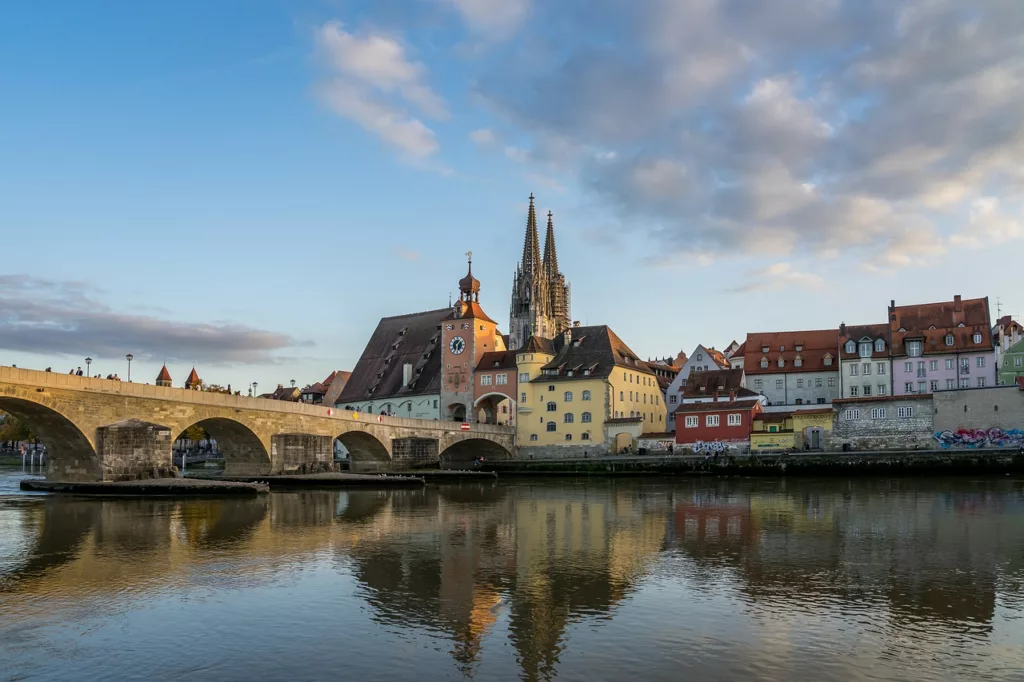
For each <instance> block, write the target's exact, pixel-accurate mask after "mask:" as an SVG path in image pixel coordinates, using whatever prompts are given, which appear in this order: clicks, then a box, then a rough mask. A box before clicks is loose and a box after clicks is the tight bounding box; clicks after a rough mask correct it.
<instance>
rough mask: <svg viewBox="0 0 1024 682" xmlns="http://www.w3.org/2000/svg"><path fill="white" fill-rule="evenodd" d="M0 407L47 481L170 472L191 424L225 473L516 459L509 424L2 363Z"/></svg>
mask: <svg viewBox="0 0 1024 682" xmlns="http://www.w3.org/2000/svg"><path fill="white" fill-rule="evenodd" d="M0 410H2V411H4V412H7V413H8V414H12V415H14V416H15V417H17V418H18V419H20V420H22V421H23V422H25V423H26V424H27V425H28V426H29V428H31V429H32V431H33V432H35V433H36V435H37V436H38V437H39V440H40V441H41V442H42V443H43V444H44V445H46V448H47V452H48V453H49V456H48V464H47V478H48V479H51V480H63V481H76V480H77V481H84V480H87V481H94V480H107V481H109V480H124V479H131V478H138V477H141V476H153V475H157V476H161V475H162V476H166V475H170V473H171V444H172V443H173V442H174V441H175V440H177V439H178V438H179V437H180V436H181V434H182V433H183V432H184V431H185V430H186V429H188V428H189V427H191V426H193V425H198V426H201V427H203V428H204V429H206V431H207V432H208V433H209V434H210V435H211V436H212V437H213V438H214V439H216V441H217V444H218V446H219V448H220V450H221V452H223V454H224V459H225V466H226V469H225V473H228V474H236V475H246V474H278V473H289V472H294V471H296V470H299V469H301V468H303V467H304V466H305V468H307V469H309V468H313V467H317V466H320V467H324V466H330V465H332V464H333V460H334V439H335V438H337V439H338V440H339V441H341V443H342V444H343V445H344V446H345V447H346V448H347V449H348V452H349V456H350V458H351V463H352V470H353V471H357V472H360V471H361V472H366V471H388V470H391V469H394V468H403V469H404V468H408V467H415V466H424V465H431V464H437V463H440V464H441V465H442V466H458V465H459V464H460V463H462V464H464V463H466V462H469V461H471V460H472V459H473V458H474V457H476V456H478V455H482V456H484V457H485V458H487V459H489V460H495V459H509V458H512V457H513V456H514V454H515V445H514V437H513V431H514V429H512V428H511V427H507V426H497V425H490V424H472V425H471V427H470V430H469V431H462V430H461V428H460V424H459V423H457V422H444V421H431V420H425V419H403V418H400V417H380V418H379V419H378V416H377V415H373V414H362V413H353V412H347V411H344V410H336V409H334V408H331V407H328V406H325V405H309V404H306V403H290V402H284V401H279V400H266V399H261V398H250V397H243V396H234V395H227V394H223V393H207V392H204V391H190V390H188V389H184V388H167V387H163V386H151V385H149V384H138V383H130V382H123V381H110V380H107V379H99V378H86V377H78V376H74V375H71V374H59V373H53V372H38V371H35V370H28V369H21V368H17V367H6V366H0Z"/></svg>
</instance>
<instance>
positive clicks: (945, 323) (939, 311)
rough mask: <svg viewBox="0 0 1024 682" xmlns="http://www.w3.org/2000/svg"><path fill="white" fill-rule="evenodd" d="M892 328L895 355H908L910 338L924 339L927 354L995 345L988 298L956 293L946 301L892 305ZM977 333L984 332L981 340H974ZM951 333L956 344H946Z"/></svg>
mask: <svg viewBox="0 0 1024 682" xmlns="http://www.w3.org/2000/svg"><path fill="white" fill-rule="evenodd" d="M961 325H963V326H961ZM901 329H902V330H903V331H900V330H901ZM889 330H890V334H891V338H892V354H893V356H895V357H902V356H905V355H906V354H907V353H906V344H905V341H906V340H918V339H919V340H923V341H924V354H925V355H929V354H941V353H955V352H958V351H959V352H963V351H984V350H991V348H992V326H991V324H990V321H989V308H988V297H985V298H970V299H966V300H961V298H960V297H959V296H955V297H954V298H953V300H952V301H944V302H942V303H922V304H920V305H904V306H897V305H891V306H890V307H889ZM976 332H977V333H979V334H981V343H974V338H973V337H974V334H975V333H976ZM947 335H952V337H953V344H952V345H946V336H947Z"/></svg>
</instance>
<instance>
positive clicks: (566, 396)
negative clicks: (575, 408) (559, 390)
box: [562, 391, 572, 403]
mask: <svg viewBox="0 0 1024 682" xmlns="http://www.w3.org/2000/svg"><path fill="white" fill-rule="evenodd" d="M562 400H564V401H565V402H567V403H571V402H572V391H566V392H565V393H563V394H562Z"/></svg>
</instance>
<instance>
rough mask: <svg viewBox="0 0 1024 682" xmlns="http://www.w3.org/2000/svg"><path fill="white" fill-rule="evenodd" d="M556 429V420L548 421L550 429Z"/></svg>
mask: <svg viewBox="0 0 1024 682" xmlns="http://www.w3.org/2000/svg"><path fill="white" fill-rule="evenodd" d="M554 430H555V422H548V431H554Z"/></svg>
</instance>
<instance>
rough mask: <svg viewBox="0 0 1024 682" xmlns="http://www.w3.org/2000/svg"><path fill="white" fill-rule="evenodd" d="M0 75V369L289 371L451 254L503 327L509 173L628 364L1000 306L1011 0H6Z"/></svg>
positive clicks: (1013, 130) (295, 373)
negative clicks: (87, 366) (937, 307)
mask: <svg viewBox="0 0 1024 682" xmlns="http://www.w3.org/2000/svg"><path fill="white" fill-rule="evenodd" d="M0 92H2V93H3V98H2V99H3V103H4V106H3V107H2V109H0V149H2V150H3V154H2V159H3V162H2V163H0V226H3V229H2V230H0V239H2V244H3V251H2V252H3V254H4V257H3V265H2V266H0V362H2V363H3V364H11V363H16V364H19V365H20V366H30V367H38V368H42V367H45V366H53V367H54V369H55V370H61V371H66V370H67V368H69V367H71V366H73V365H74V366H77V365H79V364H82V360H81V358H84V357H85V356H86V355H90V356H92V357H93V358H95V362H94V365H93V366H94V368H96V369H97V370H99V371H100V373H102V374H106V373H108V372H113V371H117V372H119V373H120V374H121V375H122V376H124V375H125V373H126V372H125V370H126V363H125V360H124V355H125V353H127V352H131V353H133V354H134V355H135V357H136V361H135V363H133V378H141V379H142V380H150V381H151V380H152V377H155V375H156V372H157V370H158V369H159V366H160V364H161V363H162V362H164V361H166V362H167V363H168V365H169V366H170V368H171V371H172V374H173V375H174V378H175V380H176V381H180V380H181V379H183V378H184V375H185V374H186V373H187V371H188V369H189V368H190V367H191V366H192V365H193V364H195V365H196V366H197V368H199V370H200V374H201V375H203V377H204V378H205V379H207V380H209V381H215V382H218V383H229V382H230V383H232V384H233V385H234V386H235V387H241V386H243V385H245V384H247V383H249V382H251V381H258V382H259V384H260V386H261V387H270V386H272V385H274V384H276V383H283V382H287V381H288V380H289V379H296V380H297V381H298V382H299V383H300V384H302V383H308V382H310V381H313V380H318V379H322V378H323V377H324V376H325V375H327V374H328V373H329V372H330V371H331V370H332V369H335V368H351V366H352V365H353V364H354V363H355V361H356V360H357V358H358V356H359V354H360V352H361V350H362V346H363V344H364V342H365V340H366V338H367V337H368V336H369V334H370V332H371V331H372V328H373V326H374V324H375V323H376V320H377V319H378V318H379V317H381V316H382V315H394V314H401V313H406V312H414V311H419V310H424V309H430V308H435V307H442V306H444V305H446V304H447V302H448V296H449V293H450V292H451V291H453V290H454V289H455V288H456V284H455V283H456V282H457V280H458V279H459V278H460V277H461V276H462V275H463V274H464V271H465V257H464V256H463V254H464V253H465V252H466V251H467V250H472V251H473V252H474V254H475V256H474V272H475V273H476V274H477V276H478V277H480V279H481V280H482V281H483V291H482V302H483V304H484V306H485V308H486V309H487V310H488V311H489V312H490V314H491V315H492V316H493V317H495V318H497V319H499V320H507V315H508V313H507V311H508V305H509V295H510V284H511V275H512V272H513V269H514V267H515V263H516V261H517V259H518V257H519V255H520V252H521V248H522V233H523V227H524V220H525V208H526V197H527V196H528V195H529V194H530V192H534V193H535V194H536V195H537V197H538V206H539V208H541V209H542V210H543V211H545V212H546V211H547V210H549V209H550V210H552V211H554V214H555V223H556V227H557V230H558V239H559V259H560V264H561V266H562V269H563V271H564V272H565V274H566V276H567V277H568V278H569V279H570V281H571V282H572V287H573V289H572V291H573V316H574V318H576V319H579V320H581V321H583V322H585V323H589V324H596V323H605V324H609V325H611V326H612V327H613V328H614V329H615V330H616V331H617V332H618V333H619V334H620V335H621V336H622V337H623V338H624V339H625V340H626V341H627V343H629V344H630V345H631V346H632V347H633V348H634V350H636V351H637V352H638V353H640V354H641V355H643V356H654V355H664V354H669V353H673V354H674V353H675V352H677V351H678V350H680V349H685V350H686V351H687V352H689V351H690V350H691V349H692V348H693V347H694V346H695V345H696V344H697V343H698V342H700V343H705V344H708V345H712V344H715V345H719V346H721V345H722V344H725V343H727V342H728V341H729V340H730V339H733V338H737V339H739V338H741V337H743V336H744V335H745V334H746V333H747V332H748V331H767V330H776V329H797V328H820V327H832V326H836V325H838V323H839V322H840V321H846V322H849V323H870V322H879V321H884V319H885V307H886V305H887V303H888V301H889V300H890V299H893V298H894V299H896V300H897V301H898V302H904V303H910V302H923V301H930V300H941V299H948V298H951V297H952V296H953V294H956V293H960V294H962V295H964V296H965V297H976V296H989V297H990V299H991V301H992V305H993V316H994V315H995V301H996V299H997V298H998V299H1000V301H1001V302H1002V304H1003V311H1004V313H1014V314H1016V313H1024V309H1022V308H1024V293H1022V289H1021V287H1020V285H1019V283H1018V281H1017V280H1018V277H1017V274H1016V262H1015V261H1014V259H1013V258H1012V257H1011V256H1010V255H1009V254H1012V253H1015V252H1018V251H1019V248H1020V243H1019V240H1020V239H1021V238H1022V236H1024V212H1022V209H1024V163H1022V162H1021V159H1024V96H1021V93H1022V92H1024V6H1022V5H1021V3H1020V0H973V1H972V2H963V0H773V1H772V2H761V1H754V0H717V1H716V0H630V1H626V0H558V2H554V1H550V0H547V1H542V0H364V1H358V0H348V1H346V0H338V1H333V2H329V1H326V0H319V1H314V0H219V1H218V2H215V3H212V2H206V1H205V0H180V1H179V2H176V3H159V2H146V3H139V2H129V1H127V0H125V1H122V2H115V1H109V2H97V3H82V2H78V1H76V0H65V1H56V0H35V1H34V2H21V3H4V6H3V8H2V9H0ZM502 326H503V327H507V321H506V322H505V323H504V324H503V325H502Z"/></svg>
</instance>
